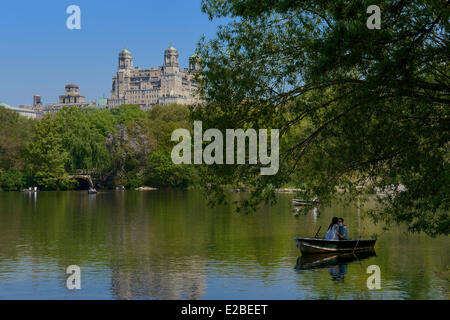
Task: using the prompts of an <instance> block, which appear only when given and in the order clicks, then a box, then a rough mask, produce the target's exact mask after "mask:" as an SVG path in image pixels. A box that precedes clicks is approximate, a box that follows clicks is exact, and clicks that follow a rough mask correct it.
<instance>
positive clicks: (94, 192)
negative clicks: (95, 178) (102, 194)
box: [88, 189, 97, 194]
mask: <svg viewBox="0 0 450 320" xmlns="http://www.w3.org/2000/svg"><path fill="white" fill-rule="evenodd" d="M88 194H97V190H95V189H93V190H88Z"/></svg>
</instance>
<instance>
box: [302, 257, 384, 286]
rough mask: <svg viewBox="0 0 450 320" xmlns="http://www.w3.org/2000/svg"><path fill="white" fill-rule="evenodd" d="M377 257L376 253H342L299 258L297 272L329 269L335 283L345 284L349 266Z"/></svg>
mask: <svg viewBox="0 0 450 320" xmlns="http://www.w3.org/2000/svg"><path fill="white" fill-rule="evenodd" d="M374 256H376V253H375V251H374V250H373V251H367V252H355V253H340V254H335V253H332V254H310V255H302V256H300V257H298V258H297V264H296V265H295V269H296V270H311V269H322V268H328V271H329V273H330V276H331V280H332V281H334V282H344V279H345V275H346V274H347V269H348V264H350V263H353V262H360V261H362V260H365V259H368V258H370V257H374Z"/></svg>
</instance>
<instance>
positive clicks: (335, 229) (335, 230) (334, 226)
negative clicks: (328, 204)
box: [325, 217, 339, 240]
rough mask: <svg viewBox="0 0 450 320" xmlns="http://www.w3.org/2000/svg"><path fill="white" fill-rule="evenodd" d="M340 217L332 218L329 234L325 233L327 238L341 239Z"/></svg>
mask: <svg viewBox="0 0 450 320" xmlns="http://www.w3.org/2000/svg"><path fill="white" fill-rule="evenodd" d="M338 220H339V218H338V217H333V219H331V223H330V226H329V227H328V231H327V234H326V235H325V240H338V239H339V236H338V234H339V225H338Z"/></svg>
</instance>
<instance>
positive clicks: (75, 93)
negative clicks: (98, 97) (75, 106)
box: [59, 83, 84, 104]
mask: <svg viewBox="0 0 450 320" xmlns="http://www.w3.org/2000/svg"><path fill="white" fill-rule="evenodd" d="M59 103H60V104H69V103H84V96H82V95H80V92H79V88H78V86H77V85H76V84H73V83H70V84H68V85H66V93H65V94H64V95H62V96H59Z"/></svg>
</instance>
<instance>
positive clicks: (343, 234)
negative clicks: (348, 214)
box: [338, 218, 348, 240]
mask: <svg viewBox="0 0 450 320" xmlns="http://www.w3.org/2000/svg"><path fill="white" fill-rule="evenodd" d="M338 226H339V229H338V237H339V240H348V234H347V225H346V224H345V223H344V218H339V219H338Z"/></svg>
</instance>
